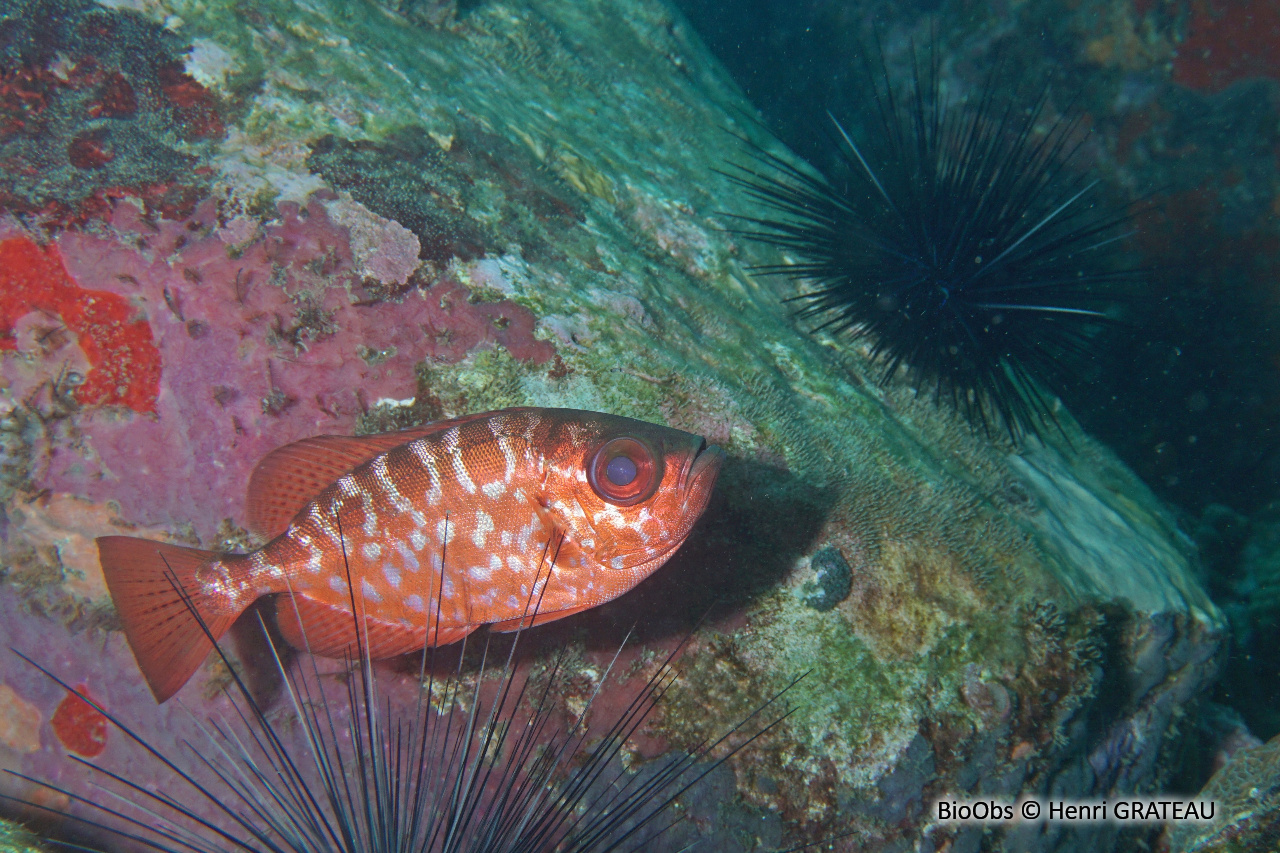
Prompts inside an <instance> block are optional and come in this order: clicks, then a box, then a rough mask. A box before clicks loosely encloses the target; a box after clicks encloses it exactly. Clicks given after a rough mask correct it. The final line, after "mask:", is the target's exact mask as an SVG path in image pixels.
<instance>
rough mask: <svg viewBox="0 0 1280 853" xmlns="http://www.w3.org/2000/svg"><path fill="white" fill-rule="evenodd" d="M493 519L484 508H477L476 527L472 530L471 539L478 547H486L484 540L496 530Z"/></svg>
mask: <svg viewBox="0 0 1280 853" xmlns="http://www.w3.org/2000/svg"><path fill="white" fill-rule="evenodd" d="M494 529H495V528H494V526H493V519H492V518H491V517H490V516H489V513H487V512H485V511H484V510H482V509H478V510H476V527H475V530H473V531H472V532H471V541H472V542H474V543H476V547H477V548H483V547H484V540H485V539H486V538H487V537H488V535H489V534H490V533H492V532H493V531H494Z"/></svg>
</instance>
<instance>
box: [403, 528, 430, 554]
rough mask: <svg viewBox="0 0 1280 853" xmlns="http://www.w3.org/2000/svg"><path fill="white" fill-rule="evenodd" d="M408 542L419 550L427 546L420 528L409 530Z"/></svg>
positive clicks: (425, 538)
mask: <svg viewBox="0 0 1280 853" xmlns="http://www.w3.org/2000/svg"><path fill="white" fill-rule="evenodd" d="M409 544H410V545H412V546H413V550H415V551H421V550H423V549H424V548H426V547H427V537H426V536H425V535H423V533H422V531H421V530H411V531H410V532H409ZM402 553H403V552H402Z"/></svg>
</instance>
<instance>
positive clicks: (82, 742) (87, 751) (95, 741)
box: [49, 684, 107, 758]
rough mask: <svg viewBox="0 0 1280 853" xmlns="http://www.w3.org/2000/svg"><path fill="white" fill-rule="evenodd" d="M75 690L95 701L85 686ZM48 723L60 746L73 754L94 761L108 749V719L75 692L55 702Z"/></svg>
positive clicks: (78, 686) (82, 685)
mask: <svg viewBox="0 0 1280 853" xmlns="http://www.w3.org/2000/svg"><path fill="white" fill-rule="evenodd" d="M76 690H77V692H79V693H80V694H81V695H83V696H88V697H89V698H90V699H92V700H93V701H94V702H97V701H98V700H97V699H94V697H93V696H91V695H90V694H89V688H88V686H86V685H84V684H80V685H77V686H76ZM49 723H50V725H52V726H53V732H54V734H56V735H57V736H58V740H60V741H62V745H63V746H65V747H66V748H67V749H69V750H70V751H71V752H74V753H75V754H76V755H81V756H84V757H85V758H96V757H98V756H99V755H101V754H102V751H103V750H104V749H106V748H107V718H106V717H104V716H103V715H102V713H101V712H100V711H98V710H96V709H95V708H94V707H93V706H92V705H90V704H89V703H88V702H86V701H84V700H83V699H81V698H80V696H77V695H76V694H75V693H68V694H67V696H66V698H65V699H63V700H62V701H61V702H59V703H58V708H57V710H56V711H54V712H53V719H51V720H50V721H49Z"/></svg>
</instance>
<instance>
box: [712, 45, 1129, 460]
mask: <svg viewBox="0 0 1280 853" xmlns="http://www.w3.org/2000/svg"><path fill="white" fill-rule="evenodd" d="M883 69H884V63H883V61H882V62H881V70H880V72H879V75H878V76H879V78H880V82H879V83H878V84H873V89H874V98H873V99H871V100H872V102H873V103H874V105H875V107H876V112H875V115H874V118H873V121H872V122H871V123H870V124H871V126H872V127H873V129H874V133H873V134H871V136H873V137H874V138H871V139H868V140H855V139H854V138H853V137H852V136H851V135H850V134H849V133H848V132H846V130H845V129H844V126H843V125H841V124H840V123H839V122H838V121H836V120H835V119H834V117H832V121H833V122H835V128H836V130H837V131H838V137H839V139H838V144H839V145H840V162H841V164H842V165H841V169H840V173H839V174H833V175H830V176H824V175H821V174H819V173H817V172H815V171H813V170H811V169H806V168H803V167H799V166H796V165H793V164H792V163H791V162H789V161H787V160H784V159H782V158H780V157H777V156H775V155H772V154H769V153H767V152H764V151H760V150H757V151H756V152H755V158H756V167H755V168H742V167H739V168H738V169H737V170H736V172H735V173H734V174H733V175H731V176H730V177H732V179H733V180H734V181H735V182H736V183H738V184H739V185H740V186H742V187H744V188H745V189H746V190H747V192H748V193H749V194H750V195H751V196H753V197H754V198H755V199H756V200H758V201H760V202H762V203H763V204H764V205H765V206H766V207H767V208H768V209H769V210H770V211H771V212H772V215H770V216H761V217H749V216H742V217H739V218H740V219H741V220H743V221H744V222H746V223H748V225H747V227H745V228H743V229H741V231H742V233H744V234H747V235H748V236H751V237H753V238H756V239H759V240H761V241H763V242H766V243H771V244H773V245H776V246H779V247H781V248H783V249H785V250H788V251H789V252H790V253H792V254H793V255H794V257H793V258H790V259H788V262H787V263H783V264H775V265H768V266H764V267H760V268H759V269H760V270H761V271H764V272H770V273H782V274H786V275H789V276H792V277H796V278H798V279H801V280H802V281H804V282H805V283H806V285H805V289H804V290H803V292H801V293H800V294H798V295H797V296H795V297H793V300H794V301H796V302H798V303H799V304H800V306H801V307H800V310H799V312H798V313H799V316H800V317H802V318H818V319H819V320H820V323H819V325H818V328H829V329H831V330H833V331H835V332H840V333H845V334H847V335H849V336H851V337H854V338H862V337H866V338H868V339H869V340H870V341H871V354H872V357H873V359H874V360H875V361H876V362H878V363H879V364H880V365H881V366H882V367H883V377H884V379H885V380H887V379H888V378H889V377H890V376H892V375H893V374H894V373H895V372H896V371H897V370H898V369H899V368H900V367H905V368H907V369H908V371H909V373H910V377H911V381H912V382H913V383H914V384H915V385H916V387H918V388H921V389H922V390H928V391H932V392H933V393H934V394H935V396H936V397H937V398H939V399H942V398H946V399H948V400H950V401H951V402H952V403H953V404H954V405H955V406H956V407H957V408H958V409H960V410H961V411H962V412H963V413H964V414H966V415H967V416H968V417H969V418H970V420H971V421H972V422H974V423H976V424H978V425H980V426H982V427H983V428H984V429H988V430H989V429H990V428H991V427H993V426H997V425H1002V426H1003V427H1004V428H1005V429H1006V430H1007V431H1008V433H1009V434H1010V435H1011V436H1012V437H1013V438H1014V439H1015V440H1016V439H1019V438H1021V437H1022V436H1024V435H1026V434H1034V435H1039V434H1040V431H1041V427H1042V426H1043V425H1044V424H1046V423H1056V418H1055V417H1054V415H1053V408H1052V397H1051V396H1050V394H1051V393H1052V392H1054V391H1056V390H1057V389H1058V388H1059V387H1061V384H1062V382H1063V381H1064V380H1065V378H1066V377H1067V376H1068V375H1069V372H1070V370H1071V369H1072V368H1073V366H1075V365H1078V363H1079V362H1080V361H1081V360H1082V359H1085V358H1087V357H1088V356H1089V354H1090V352H1091V349H1092V341H1093V339H1094V337H1095V335H1096V333H1097V332H1098V330H1099V328H1100V327H1101V325H1102V324H1103V323H1104V322H1105V321H1106V320H1107V318H1108V311H1109V310H1110V308H1111V307H1112V306H1113V305H1114V303H1115V301H1116V297H1115V293H1116V288H1115V285H1116V284H1117V283H1120V282H1123V281H1126V280H1131V279H1133V278H1134V277H1135V275H1136V273H1135V271H1133V270H1128V269H1118V268H1117V267H1116V266H1115V264H1114V263H1113V261H1112V259H1111V258H1110V257H1109V252H1108V250H1109V248H1110V247H1111V246H1112V245H1113V244H1114V242H1115V240H1116V239H1117V237H1118V236H1119V233H1120V232H1121V231H1122V227H1123V225H1124V223H1125V222H1127V220H1128V216H1127V214H1124V213H1108V212H1105V211H1102V210H1100V209H1099V207H1098V205H1097V203H1096V202H1095V200H1094V199H1093V196H1094V195H1095V193H1094V190H1095V187H1096V181H1094V180H1091V179H1090V178H1089V176H1088V175H1087V174H1086V173H1085V172H1084V171H1082V170H1080V169H1078V168H1076V167H1075V164H1074V163H1073V160H1074V159H1075V155H1076V154H1077V152H1078V150H1079V147H1080V143H1081V141H1082V139H1083V138H1084V136H1083V134H1082V133H1080V132H1079V129H1078V120H1077V119H1072V118H1058V119H1056V120H1050V121H1048V122H1045V121H1044V118H1045V114H1046V111H1047V107H1048V104H1049V96H1048V87H1045V88H1043V89H1041V91H1040V93H1039V95H1038V96H1037V97H1035V98H1034V99H1032V100H1031V102H1030V104H1029V105H1027V106H1020V105H1019V104H1018V102H1017V101H1016V99H1014V98H1012V97H1011V98H1008V99H1005V98H1000V97H997V96H996V94H995V88H994V81H995V79H996V74H995V73H993V74H992V76H991V77H990V78H989V79H988V81H987V84H986V86H985V87H984V88H983V89H982V91H981V93H980V94H979V96H978V101H977V103H976V104H970V105H961V106H952V105H948V104H946V103H944V102H943V98H942V96H941V94H940V91H939V84H938V76H939V75H938V61H937V58H936V56H932V57H931V58H930V62H929V64H928V67H927V68H926V69H924V70H923V72H922V69H921V68H920V65H919V63H918V62H915V61H914V60H913V70H914V74H913V77H912V81H911V83H910V85H908V86H906V87H899V89H897V90H895V88H894V87H893V86H892V85H891V84H890V82H889V80H888V74H887V73H886V72H885V71H884V70H883ZM869 76H873V75H870V74H869ZM1042 124H1044V125H1047V127H1044V128H1042V127H1041V125H1042ZM815 331H816V330H815Z"/></svg>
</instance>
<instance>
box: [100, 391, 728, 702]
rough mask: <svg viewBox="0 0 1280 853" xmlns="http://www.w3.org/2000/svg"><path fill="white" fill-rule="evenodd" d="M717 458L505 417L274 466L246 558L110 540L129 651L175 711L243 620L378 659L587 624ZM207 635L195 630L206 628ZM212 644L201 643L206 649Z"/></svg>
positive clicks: (633, 577) (708, 482)
mask: <svg viewBox="0 0 1280 853" xmlns="http://www.w3.org/2000/svg"><path fill="white" fill-rule="evenodd" d="M723 459H724V454H723V453H722V452H721V451H720V450H719V448H716V447H714V446H712V447H708V446H707V445H706V442H705V441H703V440H702V439H701V438H699V437H698V436H694V435H690V434H688V433H684V432H680V431H678V430H673V429H669V428H667V427H660V426H655V425H653V424H648V423H643V422H641V421H635V420H631V419H629V418H621V417H616V416H613V415H604V414H597V413H595V412H584V411H577V410H573V409H505V410H502V411H497V412H490V413H487V414H483V415H470V416H466V417H462V418H456V419H454V420H451V421H445V422H442V423H439V424H433V425H429V426H426V427H420V428H416V429H411V430H404V431H402V432H398V433H387V434H383V435H371V436H356V437H348V436H318V437H316V438H310V439H305V440H303V441H299V442H295V443H293V444H289V445H286V446H284V447H281V448H279V449H277V450H275V451H273V452H272V453H270V454H268V456H267V457H266V458H265V459H263V460H262V462H261V463H259V465H258V467H257V469H256V470H255V471H254V474H253V477H252V478H251V480H250V483H249V501H248V516H249V523H250V526H251V528H253V529H254V530H255V532H258V533H261V534H263V535H266V536H271V537H274V538H272V539H271V541H270V542H268V543H267V544H266V545H265V546H263V547H262V548H260V549H259V550H257V551H255V552H253V553H251V554H215V553H211V552H208V551H198V550H195V549H191V548H181V547H178V546H173V545H166V544H161V543H156V542H150V541H147V540H143V539H136V538H132V537H127V536H106V537H102V538H100V539H98V548H99V555H100V559H101V563H102V568H103V572H104V574H105V576H106V580H107V586H108V588H109V589H110V591H111V596H112V599H113V600H114V602H115V605H116V609H117V610H118V611H119V613H120V617H121V621H122V622H123V624H124V630H125V636H126V637H127V638H128V641H129V644H130V646H131V647H132V649H133V652H134V656H135V658H137V661H138V665H139V667H140V668H141V669H142V672H143V674H144V675H145V676H146V678H147V682H148V684H149V685H150V686H151V690H152V692H153V693H154V694H155V696H156V699H157V700H159V701H161V702H163V701H165V700H166V699H168V698H169V697H170V696H172V695H173V694H174V693H175V692H177V690H178V689H179V688H180V687H181V686H182V685H183V684H184V683H185V682H186V681H187V679H189V678H190V677H191V675H192V673H194V672H195V670H196V669H197V668H198V667H199V666H200V664H201V662H202V661H203V660H204V658H205V656H206V655H207V654H208V652H209V651H210V649H211V643H210V638H212V639H217V638H218V637H220V636H221V635H222V634H223V633H224V632H225V631H226V630H227V629H228V628H229V627H230V625H231V623H232V622H234V621H235V619H236V618H237V617H238V616H239V615H240V614H241V613H243V612H244V611H245V609H246V608H248V607H249V606H250V605H251V604H253V603H254V602H255V601H257V600H258V599H260V598H262V597H264V596H279V598H278V600H277V603H276V618H277V622H278V624H279V627H280V629H281V632H282V634H283V635H284V637H285V638H286V639H287V640H288V641H289V642H290V643H291V644H292V645H294V646H296V647H298V648H301V649H306V650H308V651H311V652H312V653H314V654H319V655H326V656H340V655H342V654H344V653H345V652H346V651H347V650H348V649H351V648H353V647H354V645H355V639H356V638H355V632H354V630H353V626H354V625H355V624H356V620H355V619H354V618H353V614H352V608H353V605H354V607H355V609H356V613H358V614H359V615H360V618H361V619H362V620H363V621H362V623H361V625H362V631H367V650H368V652H369V654H370V656H371V657H374V658H379V657H391V656H394V655H397V654H403V653H405V652H410V651H414V650H417V649H421V648H422V647H423V646H431V645H441V644H445V643H451V642H454V641H456V640H459V639H461V638H462V637H464V636H466V635H467V634H468V633H470V632H471V631H473V630H475V629H476V628H477V627H478V626H480V625H483V624H490V625H492V626H493V627H494V628H495V629H497V630H515V629H516V628H518V627H522V626H524V625H529V624H533V623H535V622H545V621H549V620H551V619H558V618H561V617H564V616H568V615H570V614H572V613H576V612H578V611H581V610H585V609H587V608H590V607H595V606H596V605H598V604H602V603H604V602H606V601H609V600H610V599H612V598H616V597H617V596H619V595H621V594H622V593H624V592H626V591H627V590H629V589H631V588H632V587H633V586H635V585H636V584H637V583H639V582H640V581H641V580H643V579H644V578H646V577H648V576H649V575H650V574H651V573H652V572H653V571H654V570H655V569H657V568H658V567H659V566H661V565H662V564H663V563H664V562H666V561H667V559H669V558H670V557H671V555H672V554H673V553H674V552H675V550H676V549H677V548H678V547H679V546H680V545H681V543H683V542H684V540H685V538H686V537H687V536H688V535H689V531H690V529H691V528H692V527H693V524H694V522H696V521H697V519H698V517H699V516H700V515H701V514H702V511H703V510H704V509H705V508H706V505H707V501H708V499H709V498H710V495H711V489H712V486H713V485H714V483H715V479H716V475H717V474H718V473H719V469H720V464H721V462H722V461H723ZM201 622H203V626H202V625H201ZM206 628H207V631H208V633H207V634H206Z"/></svg>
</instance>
